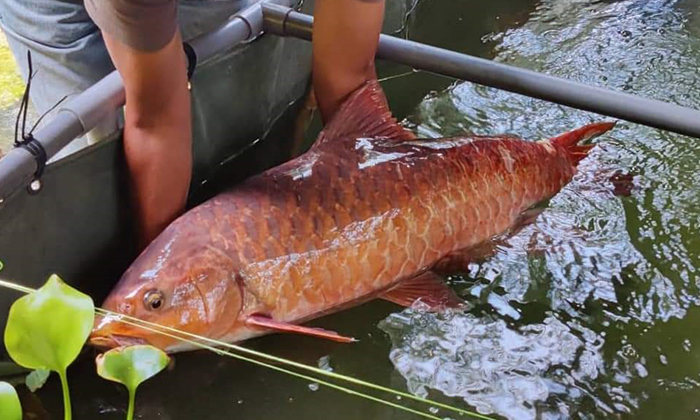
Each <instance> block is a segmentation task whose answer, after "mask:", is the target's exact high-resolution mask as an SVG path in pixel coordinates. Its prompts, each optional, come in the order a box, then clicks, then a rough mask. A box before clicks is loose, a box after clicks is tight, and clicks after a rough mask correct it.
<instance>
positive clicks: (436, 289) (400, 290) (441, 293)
mask: <svg viewBox="0 0 700 420" xmlns="http://www.w3.org/2000/svg"><path fill="white" fill-rule="evenodd" d="M380 297H381V298H382V299H384V300H388V301H389V302H393V303H395V304H397V305H401V306H405V307H410V306H412V305H413V304H414V303H415V302H416V301H420V302H421V303H423V304H425V305H427V306H428V307H429V308H430V310H431V311H440V310H443V309H447V308H461V307H463V306H464V301H463V300H462V299H460V298H459V297H458V296H457V295H456V294H455V292H454V291H453V290H452V289H450V288H449V286H447V285H446V284H445V281H444V280H443V279H442V278H441V277H440V276H438V275H437V274H436V273H434V272H432V271H427V272H425V273H423V274H421V275H419V276H417V277H414V278H412V279H410V280H405V281H403V282H401V283H399V285H398V287H396V288H394V289H391V290H389V291H388V292H386V293H384V294H383V295H382V296H380Z"/></svg>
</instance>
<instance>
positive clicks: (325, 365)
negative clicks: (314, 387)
mask: <svg viewBox="0 0 700 420" xmlns="http://www.w3.org/2000/svg"><path fill="white" fill-rule="evenodd" d="M318 368H319V369H323V370H325V371H326V372H333V368H332V367H331V356H323V357H321V358H320V359H318Z"/></svg>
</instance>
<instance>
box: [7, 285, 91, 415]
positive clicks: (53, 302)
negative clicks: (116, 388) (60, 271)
mask: <svg viewBox="0 0 700 420" xmlns="http://www.w3.org/2000/svg"><path fill="white" fill-rule="evenodd" d="M94 321H95V304H94V303H93V302H92V299H91V298H90V296H88V295H85V294H83V293H80V292H79V291H77V290H75V289H73V288H72V287H70V286H68V285H67V284H65V283H64V282H63V281H62V280H61V279H60V278H59V277H58V276H57V275H55V274H54V275H52V276H51V277H49V280H48V281H47V282H46V284H45V285H43V286H42V287H41V288H40V289H38V290H36V291H34V292H32V293H29V294H28V295H26V296H24V297H21V298H19V299H17V301H16V302H15V303H13V304H12V307H10V314H9V315H8V317H7V326H6V327H5V347H6V348H7V353H8V354H9V355H10V357H11V358H12V360H14V361H15V362H16V363H17V364H18V365H20V366H24V367H26V368H29V369H45V370H54V371H56V372H58V375H59V376H60V377H61V389H62V390H63V407H64V408H63V411H64V418H65V419H66V420H70V419H71V404H70V394H69V391H68V378H67V376H66V369H67V368H68V365H70V364H71V363H72V362H73V360H75V358H76V357H78V354H80V350H81V349H82V348H83V344H85V341H86V340H87V338H88V335H89V334H90V330H91V329H92V325H93V323H94Z"/></svg>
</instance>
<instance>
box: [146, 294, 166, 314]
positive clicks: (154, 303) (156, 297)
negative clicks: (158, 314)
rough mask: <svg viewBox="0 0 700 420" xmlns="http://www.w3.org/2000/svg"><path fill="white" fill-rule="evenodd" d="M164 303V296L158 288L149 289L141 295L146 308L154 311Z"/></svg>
mask: <svg viewBox="0 0 700 420" xmlns="http://www.w3.org/2000/svg"><path fill="white" fill-rule="evenodd" d="M164 303H165V297H164V296H163V292H161V291H160V290H155V289H154V290H149V291H147V292H146V293H145V294H144V295H143V304H144V305H146V308H147V309H150V310H154V311H155V310H157V309H160V308H161V307H162V306H163V304H164Z"/></svg>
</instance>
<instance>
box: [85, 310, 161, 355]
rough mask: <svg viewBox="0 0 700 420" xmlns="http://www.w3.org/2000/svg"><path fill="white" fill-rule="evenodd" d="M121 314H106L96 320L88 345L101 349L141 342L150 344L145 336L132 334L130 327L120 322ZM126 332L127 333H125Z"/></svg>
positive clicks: (133, 344)
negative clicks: (125, 326)
mask: <svg viewBox="0 0 700 420" xmlns="http://www.w3.org/2000/svg"><path fill="white" fill-rule="evenodd" d="M119 319H120V317H119V316H116V317H115V316H111V315H110V316H105V317H101V318H98V319H96V320H95V326H94V328H93V329H92V333H91V334H90V337H89V338H88V345H90V346H93V347H97V348H99V349H113V348H116V347H128V346H135V345H141V344H149V343H148V341H147V340H146V339H145V338H142V337H139V336H138V335H135V334H131V332H132V331H130V329H129V328H127V329H126V330H125V328H124V326H122V325H120V324H119ZM124 332H126V334H125V333H124Z"/></svg>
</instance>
